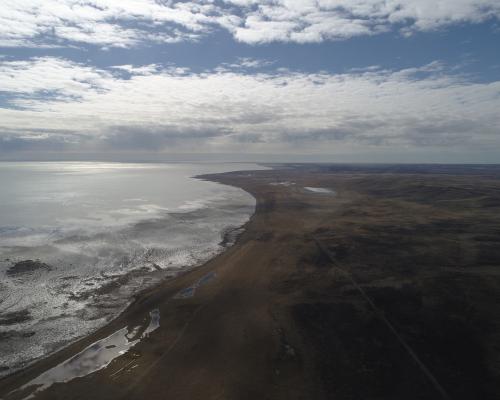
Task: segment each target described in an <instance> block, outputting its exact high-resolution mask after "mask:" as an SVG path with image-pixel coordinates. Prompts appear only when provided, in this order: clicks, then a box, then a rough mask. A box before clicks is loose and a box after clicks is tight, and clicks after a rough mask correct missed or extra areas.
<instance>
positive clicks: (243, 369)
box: [0, 166, 500, 400]
mask: <svg viewBox="0 0 500 400" xmlns="http://www.w3.org/2000/svg"><path fill="white" fill-rule="evenodd" d="M418 172H419V171H416V172H415V173H411V174H407V173H398V172H397V171H395V172H394V173H390V174H374V173H373V172H372V171H371V170H369V169H368V170H367V171H366V172H363V171H362V172H359V171H357V172H355V173H353V172H352V171H343V172H342V171H331V170H330V169H329V168H323V167H321V166H314V167H308V168H305V167H300V168H296V169H292V168H290V169H273V170H266V171H255V172H251V173H245V172H240V171H238V172H232V173H222V174H211V175H204V176H203V179H207V180H213V181H216V182H219V183H223V184H225V185H232V186H236V187H239V188H241V189H243V190H245V191H247V192H248V193H250V194H251V195H252V196H253V197H254V198H255V199H256V208H255V212H254V214H253V215H252V217H251V218H250V219H249V221H248V222H247V223H246V224H245V230H244V231H243V233H242V234H241V235H240V236H239V238H238V240H237V242H236V244H235V245H234V246H231V247H230V248H228V249H227V250H226V251H224V252H222V253H220V254H219V255H218V256H216V257H215V258H213V259H211V260H209V261H208V262H207V263H205V264H203V265H201V266H200V267H197V268H195V269H193V270H190V271H187V272H186V273H184V274H182V275H180V276H178V277H176V278H174V279H171V280H168V281H165V282H163V283H162V284H160V285H158V286H155V287H154V288H150V289H147V290H145V291H143V292H142V293H141V294H140V295H139V296H138V297H137V298H136V299H135V300H134V302H133V304H131V305H130V306H129V307H128V308H127V310H126V311H125V312H124V313H123V314H121V315H120V316H119V317H118V318H117V319H116V320H114V321H113V322H111V323H110V324H108V325H107V326H106V327H104V328H103V329H101V330H99V331H98V332H96V333H95V334H94V335H91V336H88V337H85V338H83V339H82V340H80V341H79V342H78V343H75V344H73V345H72V346H70V347H69V348H68V349H67V350H65V351H61V352H60V353H57V354H55V355H54V356H52V357H49V358H47V359H45V360H42V361H40V362H39V363H37V364H35V365H34V366H33V367H31V368H28V369H26V370H24V371H22V372H20V373H18V374H14V375H11V376H9V377H7V378H5V379H4V380H2V381H0V397H2V395H4V396H5V397H3V398H4V400H19V399H24V398H26V396H27V395H28V394H29V393H27V392H26V393H25V392H19V391H18V392H15V393H12V394H10V395H8V396H6V395H7V394H8V393H9V392H10V391H11V390H12V389H15V388H17V387H20V386H22V385H23V384H25V383H26V382H30V381H32V379H34V378H36V377H37V376H38V375H39V374H40V372H43V371H46V370H47V369H49V368H51V367H52V366H54V365H57V364H60V363H61V362H62V361H64V360H67V359H68V358H69V357H70V356H72V355H73V354H75V353H77V352H78V351H80V350H81V349H83V348H84V347H86V346H88V345H89V344H90V343H94V342H95V341H96V340H97V339H99V338H102V337H107V336H109V335H110V334H112V333H113V332H116V331H117V330H118V329H122V328H124V327H126V328H127V330H128V332H130V331H134V330H135V327H137V326H144V325H147V324H148V321H150V319H149V317H148V313H149V312H150V311H151V310H154V309H158V313H159V314H158V316H159V318H160V319H159V321H160V323H159V327H158V328H157V329H156V330H155V331H154V332H152V333H151V335H148V336H147V337H146V338H144V339H143V340H141V341H140V342H139V343H137V344H136V345H135V346H134V348H133V349H132V350H131V351H128V352H126V353H125V354H123V355H121V356H119V357H117V358H115V359H114V360H113V361H112V362H110V363H109V364H107V365H106V367H105V368H102V369H99V370H96V371H95V372H93V373H91V374H89V375H86V376H82V377H78V378H76V379H72V380H70V381H68V382H66V383H61V384H58V383H56V384H54V385H52V386H50V387H48V388H47V389H45V390H44V391H41V392H38V393H37V394H36V396H33V397H34V398H35V399H36V400H59V399H61V400H62V399H64V400H88V399H89V398H92V399H94V400H109V399H122V400H129V399H148V400H163V399H170V398H172V399H176V400H220V399H238V400H240V399H241V400H254V399H261V398H263V399H264V398H265V399H273V400H274V399H276V400H281V399H283V400H285V399H286V400H299V399H300V400H303V399H318V400H323V399H325V400H327V399H331V398H338V399H352V398H366V399H372V398H387V399H400V398H404V399H409V400H410V399H411V400H417V399H423V398H425V399H431V398H432V399H433V398H439V397H438V396H437V395H438V394H439V393H438V392H437V391H436V386H435V385H434V386H432V385H430V384H429V379H428V376H427V377H426V375H425V374H423V373H422V368H419V366H418V364H417V363H416V362H415V359H414V358H413V359H412V357H411V356H410V355H409V353H408V351H407V349H406V350H405V347H404V346H402V345H401V343H400V342H398V341H397V340H395V335H394V332H391V330H390V329H388V326H387V324H384V323H383V321H382V320H381V318H380V315H384V316H385V318H387V320H388V321H389V322H390V325H392V326H393V327H394V329H395V330H396V331H397V333H398V334H399V335H400V336H401V337H402V338H404V342H405V343H406V344H407V346H408V347H409V348H411V349H412V351H413V352H414V353H415V354H416V356H417V357H418V359H420V360H421V362H422V364H423V365H425V367H426V368H427V369H428V371H430V372H431V374H432V376H433V377H434V378H435V380H436V381H437V382H438V383H439V385H440V387H441V388H443V390H444V392H446V393H448V394H449V396H450V397H451V398H454V399H457V400H468V399H471V398H477V397H478V396H479V397H481V398H484V399H490V398H491V399H494V398H497V397H498V393H500V384H499V382H500V381H499V380H498V376H500V370H498V367H497V366H498V360H499V359H500V352H499V351H497V350H498V346H497V344H498V337H500V336H498V332H500V327H498V325H494V324H495V323H496V322H495V321H496V320H495V319H494V317H495V316H496V315H497V314H498V312H500V306H499V305H498V304H499V303H498V302H495V301H494V300H495V299H496V297H497V296H496V293H498V289H499V288H500V278H499V277H500V275H499V273H498V268H497V267H496V266H498V265H500V253H499V252H498V239H497V238H496V237H495V236H494V235H493V232H500V231H499V229H500V217H498V216H499V215H500V213H498V212H497V211H498V209H499V204H500V203H499V202H498V199H499V196H500V180H498V179H497V178H492V176H491V175H490V172H489V171H486V172H485V173H484V175H471V174H462V173H460V171H458V173H457V174H455V175H442V174H439V170H438V171H437V173H433V172H434V170H432V171H430V172H431V173H430V174H425V173H418ZM472 172H474V171H472ZM496 176H497V177H498V175H496ZM283 182H290V183H291V184H289V185H284V184H282V183H283ZM306 187H312V188H329V189H331V190H332V193H323V192H320V193H318V192H311V191H308V190H306V189H304V188H306ZM443 188H446V190H443ZM333 191H334V192H333ZM471 193H473V194H477V195H478V196H479V195H480V196H481V197H476V196H472V197H471ZM439 200H442V201H439ZM485 209H486V210H488V214H485V213H484V210H485ZM478 220H480V221H481V222H482V223H481V224H476V225H471V222H473V221H474V222H475V221H478ZM471 227H472V228H471ZM318 242H319V243H321V244H322V246H323V247H324V248H326V249H328V252H327V254H328V255H329V256H328V257H326V256H325V252H324V251H321V249H320V248H319V247H318ZM458 245H459V246H460V247H457V246H458ZM458 250H460V251H458ZM463 255H466V256H467V257H463ZM345 271H349V274H346V273H345ZM351 278H352V279H351ZM357 287H361V288H362V291H360V290H358V289H357ZM192 288H194V289H193V290H191V289H192ZM181 291H182V293H181ZM360 292H363V293H364V294H365V296H362V295H360ZM179 293H181V295H180V296H176V295H177V294H179ZM463 293H467V297H464V296H462V295H461V294H463ZM367 299H368V300H367ZM373 304H375V306H376V310H378V311H375V312H374V308H373ZM151 320H152V319H151ZM484 326H489V327H490V329H491V330H490V331H485V330H481V329H478V328H477V327H484ZM138 334H139V335H140V333H138ZM495 335H497V336H495ZM449 338H453V340H448V339H449ZM64 376H65V375H64ZM360 382H363V384H362V385H360V384H359V383H360Z"/></svg>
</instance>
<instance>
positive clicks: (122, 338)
mask: <svg viewBox="0 0 500 400" xmlns="http://www.w3.org/2000/svg"><path fill="white" fill-rule="evenodd" d="M149 316H150V322H149V325H148V326H147V328H146V329H145V330H144V331H143V332H142V334H141V335H140V336H139V333H140V331H141V326H136V327H133V328H132V329H130V330H129V329H127V328H122V329H120V330H118V331H116V332H115V333H113V334H111V335H110V336H108V337H106V338H104V339H101V340H98V341H97V342H94V343H92V344H91V345H90V346H88V347H86V348H85V349H83V350H82V351H81V352H80V353H78V354H75V355H74V356H73V357H71V358H70V359H68V360H66V361H64V362H62V363H61V364H59V365H57V366H55V367H54V368H52V369H49V370H48V371H45V372H44V373H43V374H41V375H39V376H38V377H37V378H35V379H33V380H32V381H30V382H28V383H27V384H26V385H24V386H22V387H21V388H19V389H16V390H15V391H14V392H11V393H15V392H19V391H22V390H27V389H30V388H32V389H33V387H35V388H34V391H33V392H32V393H31V394H30V395H29V396H28V397H25V399H31V398H33V397H34V396H35V394H36V393H37V392H40V391H42V390H45V389H47V388H48V387H50V386H51V385H53V384H54V383H64V382H69V381H71V380H73V379H75V378H81V377H83V376H87V375H89V374H91V373H93V372H96V371H99V370H100V369H103V368H105V367H106V366H108V365H109V363H111V361H113V360H114V359H115V358H116V357H118V356H120V355H122V354H125V353H126V352H127V351H128V350H130V349H131V348H132V347H133V346H135V345H136V344H137V343H139V342H140V341H141V340H142V339H144V338H146V337H148V336H149V334H150V333H151V332H153V331H154V330H156V329H158V327H159V326H160V311H159V310H158V309H154V310H152V311H151V312H150V313H149Z"/></svg>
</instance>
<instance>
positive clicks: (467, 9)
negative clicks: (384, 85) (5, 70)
mask: <svg viewBox="0 0 500 400" xmlns="http://www.w3.org/2000/svg"><path fill="white" fill-rule="evenodd" d="M499 16H500V3H499V2H498V0H260V1H254V0H248V1H246V0H224V1H222V0H200V1H196V2H194V1H155V0H120V1H118V0H3V2H2V7H0V46H7V47H19V46H30V47H50V46H68V45H72V44H73V45H74V44H88V45H97V46H101V47H123V48H129V47H134V46H141V45H150V44H153V43H172V42H179V41H186V40H198V39H200V38H201V37H203V36H206V35H209V34H210V33H211V32H213V31H214V30H215V29H217V28H219V29H225V30H227V31H229V32H230V33H231V34H232V35H233V37H234V38H235V39H236V40H238V41H240V42H244V43H250V44H260V43H269V42H276V41H280V42H295V43H310V42H322V41H324V40H343V39H348V38H351V37H355V36H361V35H376V34H379V33H382V32H387V31H391V30H397V31H400V32H401V33H403V34H405V35H410V34H412V33H413V32H416V31H432V30H436V29H440V28H442V27H446V26H449V25H453V24H461V23H480V22H484V21H486V20H488V19H498V18H499Z"/></svg>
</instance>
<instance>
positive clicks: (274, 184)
mask: <svg viewBox="0 0 500 400" xmlns="http://www.w3.org/2000/svg"><path fill="white" fill-rule="evenodd" d="M270 185H271V186H292V185H295V183H293V182H289V181H286V182H271V183H270Z"/></svg>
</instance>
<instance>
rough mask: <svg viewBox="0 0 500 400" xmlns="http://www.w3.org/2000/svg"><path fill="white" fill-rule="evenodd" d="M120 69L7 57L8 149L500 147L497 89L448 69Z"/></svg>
mask: <svg viewBox="0 0 500 400" xmlns="http://www.w3.org/2000/svg"><path fill="white" fill-rule="evenodd" d="M120 69H121V70H126V71H128V73H129V74H131V75H130V76H129V77H128V79H125V78H123V77H121V74H120V73H119V72H118V70H120ZM114 70H115V71H116V72H109V71H105V70H100V69H97V68H93V67H89V66H85V65H82V64H77V63H73V62H69V61H67V60H62V59H57V58H48V57H46V58H38V59H32V60H29V61H23V62H19V61H8V60H0V87H2V88H3V89H4V90H5V91H7V92H8V94H9V97H10V98H11V104H13V105H15V106H20V107H22V108H21V109H16V108H14V109H6V108H4V109H0V121H1V122H0V151H3V152H5V151H14V150H23V149H43V150H47V149H53V150H54V149H58V150H61V149H62V150H64V149H66V150H72V151H76V150H78V151H82V150H85V149H87V150H92V151H107V150H110V149H113V150H117V151H120V150H123V149H128V150H131V149H135V150H147V151H151V150H156V151H174V150H179V151H181V150H186V151H219V152H225V151H227V152H236V153H237V152H245V151H255V152H287V151H292V150H294V149H295V150H300V151H302V152H306V151H308V152H318V153H331V152H339V151H343V149H346V148H352V147H353V146H354V147H358V148H364V149H368V148H375V147H391V146H392V147H408V148H418V147H426V146H435V147H436V146H437V147H438V148H439V147H443V148H444V147H446V148H448V149H450V148H471V149H472V148H474V149H484V148H492V147H495V146H496V147H497V148H498V147H500V132H499V126H500V115H499V114H498V110H499V109H500V82H492V83H476V82H470V81H468V80H467V79H466V78H464V77H461V76H458V75H450V74H447V70H446V67H445V66H444V65H442V64H440V63H432V64H429V65H426V66H423V67H421V68H412V69H406V70H399V71H389V70H383V69H378V68H376V67H374V68H369V69H367V70H365V71H359V72H358V71H353V72H349V73H345V74H337V75H335V74H327V73H318V74H303V73H296V72H290V71H281V72H279V71H275V72H274V73H257V74H243V73H238V72H234V71H233V72H231V71H227V70H225V71H219V72H217V71H213V72H205V73H199V74H195V73H190V72H189V71H186V70H177V69H175V68H174V67H171V66H169V67H167V68H162V67H161V66H158V65H154V66H144V67H131V66H119V69H118V70H117V69H114ZM51 93H56V95H55V96H52V95H51ZM30 138H31V139H30ZM35 139H36V140H35Z"/></svg>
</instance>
